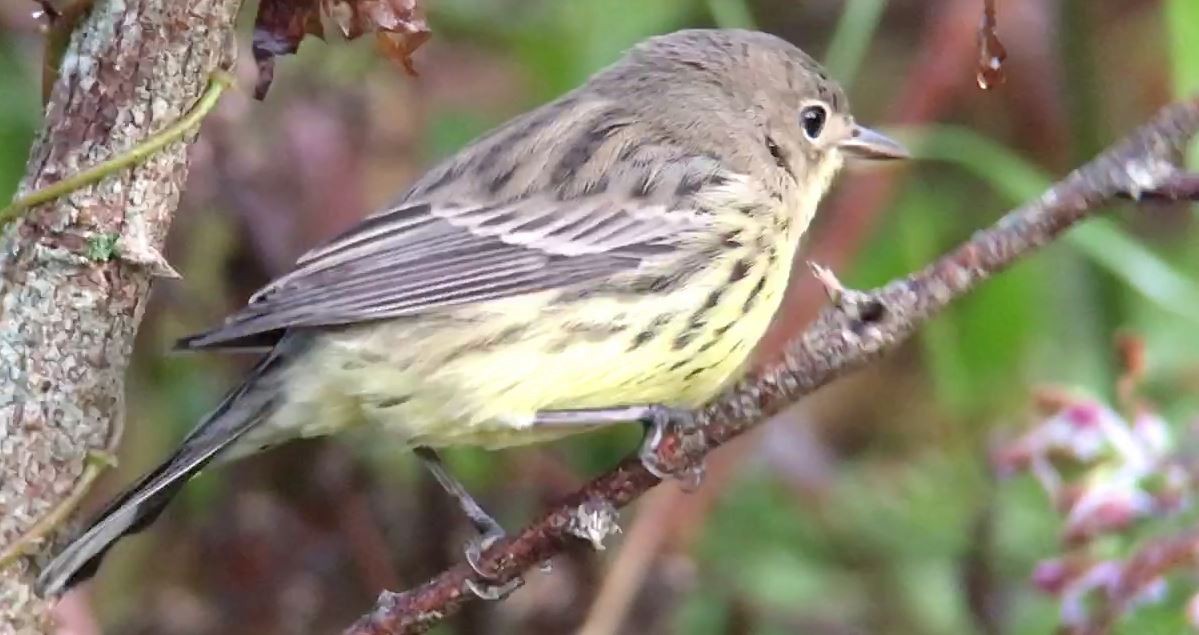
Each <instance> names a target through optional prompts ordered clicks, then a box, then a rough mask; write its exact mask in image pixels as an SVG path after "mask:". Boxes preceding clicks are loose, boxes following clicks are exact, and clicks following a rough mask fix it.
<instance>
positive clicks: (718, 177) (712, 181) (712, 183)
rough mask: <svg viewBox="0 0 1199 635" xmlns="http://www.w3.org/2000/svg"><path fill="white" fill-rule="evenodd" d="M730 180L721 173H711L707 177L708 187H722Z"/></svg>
mask: <svg viewBox="0 0 1199 635" xmlns="http://www.w3.org/2000/svg"><path fill="white" fill-rule="evenodd" d="M731 182H732V179H730V178H729V177H727V176H725V175H723V174H713V175H711V176H709V177H708V180H707V185H708V187H724V186H725V185H728V184H729V183H731Z"/></svg>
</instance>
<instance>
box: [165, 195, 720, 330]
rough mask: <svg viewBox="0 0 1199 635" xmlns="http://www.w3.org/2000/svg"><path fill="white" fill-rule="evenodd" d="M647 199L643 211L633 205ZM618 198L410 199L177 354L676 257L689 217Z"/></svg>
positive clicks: (532, 288) (690, 213) (575, 281)
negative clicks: (477, 201)
mask: <svg viewBox="0 0 1199 635" xmlns="http://www.w3.org/2000/svg"><path fill="white" fill-rule="evenodd" d="M638 203H641V204H638ZM645 203H647V202H642V201H635V200H633V199H632V198H630V199H629V200H627V201H625V200H620V199H619V198H616V197H612V196H584V197H579V198H574V199H571V200H567V201H559V200H556V199H554V198H551V197H530V198H525V199H521V200H517V201H512V202H508V203H504V204H498V205H482V204H461V205H458V204H452V203H435V204H432V203H413V204H405V205H403V206H402V207H399V208H396V209H392V210H389V211H386V212H383V213H380V214H377V215H374V216H371V217H369V218H367V219H366V220H364V221H363V222H362V223H360V224H358V225H357V226H356V227H354V228H352V229H350V230H349V231H347V232H346V233H344V234H342V235H341V236H338V237H336V238H334V239H333V240H332V241H330V242H329V243H327V244H325V245H324V246H321V247H319V248H316V249H314V250H312V251H310V252H308V253H307V254H305V255H304V256H302V257H301V258H300V259H299V260H298V262H297V265H296V269H294V270H293V271H292V272H291V273H288V274H286V275H284V276H283V277H281V278H279V279H277V280H275V281H274V282H272V283H271V284H269V285H267V286H266V287H264V288H263V289H262V290H260V291H258V292H257V293H256V294H254V296H252V297H251V298H250V301H249V303H248V304H247V306H246V307H245V308H243V309H242V310H241V311H239V312H237V313H235V314H233V315H232V316H230V317H229V318H228V319H227V320H226V321H225V323H224V324H222V325H221V326H218V327H216V328H214V329H212V330H210V331H207V332H204V333H200V334H198V335H194V336H192V337H188V338H185V339H183V340H180V342H179V344H178V345H179V347H182V348H193V349H195V348H252V347H257V346H261V345H262V344H263V343H268V344H269V343H271V342H272V341H273V340H274V339H275V338H276V337H277V335H278V334H279V333H281V332H282V331H283V330H285V329H289V328H296V327H321V326H333V325H340V324H352V323H357V322H366V321H371V320H378V319H384V318H395V317H402V316H411V315H417V314H421V313H424V312H427V311H429V310H432V309H438V308H444V307H450V306H455V305H463V304H469V303H474V302H480V301H485V300H495V299H500V298H505V297H511V296H515V295H520V294H524V293H530V292H536V291H545V290H549V289H559V288H565V287H571V286H574V285H581V284H585V283H587V282H589V281H598V280H601V279H603V278H605V277H607V276H610V275H612V274H614V273H618V272H621V271H631V270H635V269H637V268H638V267H639V266H641V265H642V264H643V263H644V262H646V261H647V259H654V258H658V257H663V256H669V254H670V253H671V252H673V251H674V250H675V249H677V245H678V244H679V240H678V239H679V238H680V236H681V235H683V234H686V233H688V232H690V231H695V230H697V229H699V228H700V227H701V226H702V222H703V219H702V215H700V214H697V213H695V211H694V210H690V209H671V210H668V209H666V207H665V206H662V205H656V206H652V205H646V204H645Z"/></svg>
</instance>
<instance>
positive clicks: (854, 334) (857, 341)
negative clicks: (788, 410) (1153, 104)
mask: <svg viewBox="0 0 1199 635" xmlns="http://www.w3.org/2000/svg"><path fill="white" fill-rule="evenodd" d="M1197 130H1199V97H1196V98H1193V99H1191V100H1189V101H1186V102H1183V103H1179V104H1175V105H1172V106H1169V107H1167V108H1165V109H1163V110H1162V112H1161V113H1160V114H1159V115H1158V116H1157V117H1156V118H1154V120H1153V121H1151V122H1150V123H1148V124H1146V125H1145V126H1143V127H1141V128H1139V129H1137V130H1136V131H1134V132H1133V133H1132V134H1131V135H1130V136H1129V137H1128V138H1127V139H1125V140H1124V141H1123V142H1121V143H1119V144H1118V145H1116V146H1114V147H1113V148H1112V149H1110V150H1108V151H1107V152H1105V153H1104V154H1102V155H1100V156H1099V157H1098V158H1096V159H1094V160H1093V161H1091V162H1090V163H1088V164H1087V165H1085V166H1083V167H1082V168H1079V169H1078V170H1076V171H1074V172H1073V173H1071V174H1070V175H1068V176H1067V177H1066V178H1064V179H1063V180H1061V181H1060V182H1058V183H1057V184H1056V185H1054V186H1053V187H1052V188H1051V189H1050V190H1049V191H1048V192H1046V193H1045V194H1043V195H1042V196H1041V197H1040V198H1039V199H1037V200H1035V201H1033V202H1031V203H1028V204H1026V205H1024V206H1022V207H1020V208H1017V209H1015V210H1013V211H1012V212H1010V213H1008V214H1007V215H1006V216H1004V217H1003V218H1002V219H1001V220H1000V221H999V222H998V223H996V224H995V225H993V226H992V227H990V228H988V229H986V230H983V231H980V232H978V233H977V234H975V235H974V237H973V238H971V239H970V240H969V241H967V242H966V243H964V244H963V245H961V246H959V247H958V248H957V249H955V250H953V251H951V252H950V253H948V254H946V255H945V256H943V257H942V258H940V259H939V260H937V261H936V262H934V263H933V264H931V265H929V266H928V267H926V268H925V269H923V270H921V271H918V272H916V273H914V274H912V275H909V276H907V277H906V278H903V279H901V280H897V281H895V282H892V283H890V284H888V285H887V286H885V287H883V288H881V289H877V290H874V291H871V292H869V293H857V292H849V293H847V294H846V297H845V298H843V299H842V302H841V306H839V307H827V308H825V309H824V310H823V311H822V312H821V314H820V316H819V317H818V318H817V319H816V321H815V322H814V323H813V324H812V326H810V327H809V328H808V329H807V330H806V331H805V332H804V333H803V334H801V335H800V336H799V337H797V338H795V339H794V340H792V341H791V343H790V344H789V345H788V348H787V352H786V354H785V355H784V357H783V359H782V360H781V361H780V362H779V363H777V364H775V365H773V366H771V367H769V368H767V369H765V370H763V371H761V372H759V373H756V374H755V375H754V376H752V377H749V378H747V379H745V380H743V381H742V382H740V383H739V384H738V385H737V386H735V387H734V388H732V389H731V390H729V391H728V392H726V393H725V394H724V395H722V396H721V397H719V398H718V399H717V400H716V401H715V402H713V403H712V404H711V405H709V406H707V407H706V408H704V409H703V410H701V411H700V412H699V413H697V421H698V422H699V423H700V424H702V426H703V429H704V431H705V435H706V441H707V443H706V444H705V445H706V447H705V448H702V449H698V450H696V453H697V454H698V455H700V456H684V455H683V452H681V451H679V448H680V447H682V444H680V443H678V439H677V438H675V437H673V436H668V437H666V439H664V441H663V444H662V450H661V452H660V455H661V457H660V458H661V459H662V460H663V462H664V463H665V467H667V468H668V469H669V468H682V467H683V466H685V465H687V464H688V463H689V462H691V461H694V460H698V459H701V458H702V455H703V454H706V453H707V452H708V451H710V450H711V449H713V448H716V447H719V446H720V445H723V444H724V443H726V442H727V441H728V440H729V439H732V438H733V437H735V436H737V435H740V434H741V433H743V432H745V431H746V430H749V429H750V428H752V427H753V426H754V425H756V424H757V423H758V422H761V421H764V420H766V419H767V418H768V417H770V416H771V415H773V414H775V413H777V412H779V411H780V410H782V409H784V408H785V407H787V406H789V405H790V404H792V403H794V402H795V401H797V400H798V399H800V398H801V397H803V396H805V395H807V394H810V393H811V392H812V391H814V390H816V389H817V388H819V387H821V386H823V385H825V384H827V383H829V382H830V381H832V380H833V379H836V378H837V377H840V376H843V375H845V374H847V373H849V372H850V371H852V370H855V369H857V368H860V367H862V366H864V365H866V364H867V363H869V362H871V361H873V360H875V359H877V358H878V357H879V356H881V355H882V354H883V353H885V352H887V351H889V350H891V349H893V348H895V347H896V346H897V345H898V344H899V343H901V342H903V341H904V340H906V339H907V338H908V337H909V336H910V335H911V334H912V333H914V332H915V331H916V329H917V328H918V327H919V326H920V325H922V324H923V323H924V322H926V321H928V320H929V319H930V318H931V317H932V316H933V315H935V314H936V313H938V312H939V311H940V310H941V309H943V308H945V307H946V306H947V305H948V304H949V303H950V302H952V301H954V300H955V299H957V298H959V297H961V296H963V295H965V294H966V293H968V292H969V291H970V290H972V289H974V288H975V287H977V286H978V285H979V284H981V283H982V282H983V281H985V280H987V279H988V278H990V277H991V276H993V275H994V274H996V273H998V272H1000V271H1002V270H1004V269H1006V268H1007V267H1008V266H1010V265H1012V264H1013V263H1014V262H1016V261H1017V260H1019V259H1020V258H1023V257H1025V256H1028V255H1029V254H1031V253H1032V252H1034V251H1036V250H1037V249H1039V248H1040V247H1043V246H1044V245H1046V244H1048V243H1049V242H1051V241H1053V240H1054V239H1055V238H1057V237H1058V236H1059V235H1061V234H1062V233H1063V232H1064V231H1065V230H1067V229H1068V228H1070V227H1071V226H1073V225H1075V224H1077V223H1078V222H1079V221H1081V220H1083V219H1085V218H1087V217H1089V216H1093V215H1095V214H1097V213H1098V209H1099V207H1100V206H1102V205H1104V204H1106V203H1109V202H1111V201H1112V200H1113V199H1115V198H1116V197H1118V196H1120V195H1124V194H1128V195H1131V196H1133V197H1134V198H1146V197H1150V196H1152V195H1153V194H1154V193H1156V192H1176V191H1178V190H1180V183H1182V184H1185V183H1189V182H1191V181H1192V180H1193V179H1194V178H1195V177H1194V176H1193V175H1190V174H1186V173H1182V172H1180V171H1178V170H1177V168H1175V167H1174V166H1173V165H1172V164H1170V162H1169V159H1170V157H1172V156H1176V155H1177V153H1178V151H1179V150H1180V149H1181V148H1183V147H1184V146H1185V143H1186V142H1187V141H1188V140H1189V139H1190V138H1191V137H1192V136H1194V134H1195V132H1196V131H1197ZM657 483H658V479H657V478H656V477H654V476H653V475H652V474H650V473H649V472H648V471H646V469H645V468H644V467H643V466H642V465H641V463H640V461H639V460H638V459H637V458H636V457H632V458H629V459H626V460H625V461H623V462H622V463H621V464H620V465H618V466H616V467H615V468H614V469H612V470H611V471H610V472H608V473H607V474H604V475H602V476H600V477H598V478H596V479H594V480H592V481H591V482H590V483H588V484H587V485H585V486H584V487H583V488H581V489H580V490H579V491H577V492H575V493H574V494H572V495H571V496H569V497H567V499H566V500H565V501H563V502H562V503H561V504H560V505H559V506H557V507H555V508H553V509H551V510H549V511H548V512H547V513H545V514H544V515H543V516H542V517H541V518H539V519H538V520H537V521H535V522H533V523H532V524H530V525H529V526H527V527H526V528H525V529H524V530H522V531H520V532H519V533H517V534H515V535H513V536H512V537H510V538H508V539H506V540H503V541H501V542H499V543H498V544H496V545H494V546H493V547H492V548H491V549H488V550H487V551H486V552H485V553H484V554H483V557H482V563H481V564H482V567H483V568H484V569H485V570H488V571H493V572H495V574H496V577H497V579H496V580H492V581H491V583H493V584H496V583H498V584H502V583H504V582H507V581H508V580H511V579H513V578H515V577H516V576H518V575H520V573H521V572H523V571H524V570H526V569H528V568H530V567H532V566H534V565H537V564H539V563H541V562H543V561H545V560H546V559H548V558H550V557H551V556H553V555H554V554H556V553H557V552H559V551H560V550H561V549H562V548H563V546H564V545H565V544H566V543H567V542H568V541H569V540H572V538H571V537H570V536H569V534H568V532H567V528H568V527H570V526H571V519H572V514H573V513H574V510H575V509H576V508H577V507H578V505H579V504H580V503H582V502H583V501H586V500H590V499H601V500H606V501H608V502H609V503H611V504H612V505H613V506H615V507H622V506H624V505H627V504H628V503H629V502H631V501H632V500H634V499H636V498H637V497H638V496H640V495H641V494H643V493H645V491H646V490H648V489H649V488H651V487H653V486H654V485H657ZM476 579H477V577H476V574H475V573H474V572H472V570H471V569H470V567H468V566H467V565H465V564H459V565H458V566H455V567H453V568H451V569H449V570H447V571H444V572H443V573H441V574H440V575H438V576H437V577H435V578H433V579H432V580H429V581H428V582H426V583H425V584H423V585H421V586H419V587H416V588H414V589H411V590H408V591H405V592H403V593H391V592H386V591H385V592H383V593H382V594H381V595H380V597H379V599H378V601H377V603H376V606H375V608H374V609H373V610H372V611H371V612H370V613H368V614H366V615H365V616H363V617H362V618H361V619H359V620H358V622H356V623H355V624H353V625H352V626H351V627H350V628H349V629H347V630H346V631H345V632H346V634H347V635H382V634H384V633H419V632H423V631H425V630H427V629H428V628H430V627H431V626H432V625H434V624H436V623H437V622H439V621H441V620H443V619H444V618H445V617H447V616H448V615H450V614H452V613H454V612H456V611H457V610H459V609H460V608H461V606H462V605H463V604H464V603H465V602H466V601H468V600H470V599H471V598H472V596H471V594H470V591H469V590H468V588H467V587H468V583H469V582H472V581H475V580H476Z"/></svg>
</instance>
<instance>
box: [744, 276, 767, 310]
mask: <svg viewBox="0 0 1199 635" xmlns="http://www.w3.org/2000/svg"><path fill="white" fill-rule="evenodd" d="M765 286H766V276H762V277H761V278H758V283H757V284H755V285H754V288H753V289H750V290H749V297H747V298H745V304H743V305H742V306H741V312H742V313H749V310H750V309H752V308H754V303H755V302H757V301H758V294H759V293H761V292H762V289H763V288H764V287H765Z"/></svg>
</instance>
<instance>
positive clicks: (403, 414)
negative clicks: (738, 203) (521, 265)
mask: <svg viewBox="0 0 1199 635" xmlns="http://www.w3.org/2000/svg"><path fill="white" fill-rule="evenodd" d="M733 194H736V193H733ZM733 194H730V196H732V195H733ZM743 194H744V192H742V193H741V195H739V196H737V197H736V198H737V200H744V196H743ZM817 198H818V193H817V195H816V196H809V197H795V198H792V197H787V198H786V199H784V201H783V204H781V205H778V208H777V209H773V210H772V211H773V213H772V214H769V215H760V216H759V217H756V218H754V219H750V220H742V221H739V223H740V224H739V225H738V226H737V227H738V228H737V230H736V240H726V241H725V243H726V244H725V245H724V248H722V249H721V250H720V251H719V252H717V255H716V256H715V257H713V258H711V260H710V261H709V262H708V263H707V264H706V266H704V267H703V268H702V270H701V271H699V272H697V273H695V274H694V275H692V276H691V278H690V279H688V281H687V282H686V284H683V285H681V286H680V288H678V289H676V290H673V291H670V292H668V293H661V294H651V295H642V296H631V295H629V294H625V295H617V296H612V297H606V298H604V297H600V298H594V297H593V298H588V299H586V300H585V301H580V302H578V303H577V304H574V305H566V306H563V305H561V304H555V297H556V294H553V293H544V294H539V295H534V296H523V297H517V298H509V299H504V300H498V301H493V302H488V303H484V304H480V305H473V306H471V307H467V308H463V309H462V310H459V311H456V312H454V313H451V314H447V315H446V316H444V317H443V319H424V318H421V319H418V320H415V321H413V320H408V321H400V322H395V323H382V324H375V325H371V326H368V327H360V328H355V329H350V330H348V331H345V332H343V333H340V334H330V335H329V336H326V337H324V338H322V340H321V342H320V343H319V344H318V345H317V347H318V348H319V350H316V351H314V352H313V354H311V355H308V356H307V357H306V360H305V361H304V362H303V363H297V365H296V366H297V369H296V370H295V371H294V372H292V376H293V378H294V379H293V380H291V381H289V382H288V386H289V389H288V399H287V403H286V405H285V406H284V407H283V408H281V410H280V413H279V414H278V415H277V416H276V421H275V422H272V426H273V427H287V428H292V429H295V428H299V429H300V430H302V431H303V434H324V433H326V432H331V431H333V430H334V429H336V427H338V426H344V425H349V424H350V423H354V422H372V423H375V424H379V425H382V426H385V427H386V428H388V429H389V430H390V431H391V432H393V433H394V434H395V435H397V436H398V437H400V439H401V440H403V441H405V442H407V443H409V444H423V445H430V446H445V445H457V444H472V445H483V446H487V447H498V446H506V445H515V444H523V443H529V442H535V441H541V440H546V439H548V438H554V437H560V436H563V435H565V434H568V433H570V432H571V430H562V429H559V430H538V429H531V428H530V423H531V420H532V417H533V415H534V414H535V413H536V412H538V411H540V410H551V409H574V408H602V407H612V406H620V405H628V404H647V403H662V404H667V405H673V406H679V407H696V406H699V405H701V404H703V403H704V402H706V401H708V400H709V399H711V398H712V397H713V396H714V395H715V394H716V393H717V392H719V391H720V389H721V388H723V387H724V386H726V385H728V383H729V382H730V381H731V380H733V379H735V378H736V377H737V376H738V375H739V373H740V372H741V370H742V369H743V368H744V366H745V363H746V360H747V359H748V357H749V354H750V352H751V351H752V350H753V348H754V346H755V344H756V343H757V341H758V340H759V339H760V338H761V336H762V335H763V333H765V331H766V328H767V326H768V325H769V324H770V321H771V319H772V318H773V316H774V313H775V311H776V309H777V308H778V305H779V303H780V301H781V299H782V296H783V292H784V291H785V289H786V286H787V281H788V277H789V273H790V268H791V263H792V261H793V259H794V256H795V251H796V247H797V245H798V243H799V238H800V236H801V235H802V233H803V232H804V230H806V228H807V224H808V221H809V220H810V219H811V215H812V210H813V209H814V208H815V203H816V199H817ZM759 200H761V199H759ZM717 202H719V201H717ZM730 235H731V234H730ZM579 431H581V430H579Z"/></svg>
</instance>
